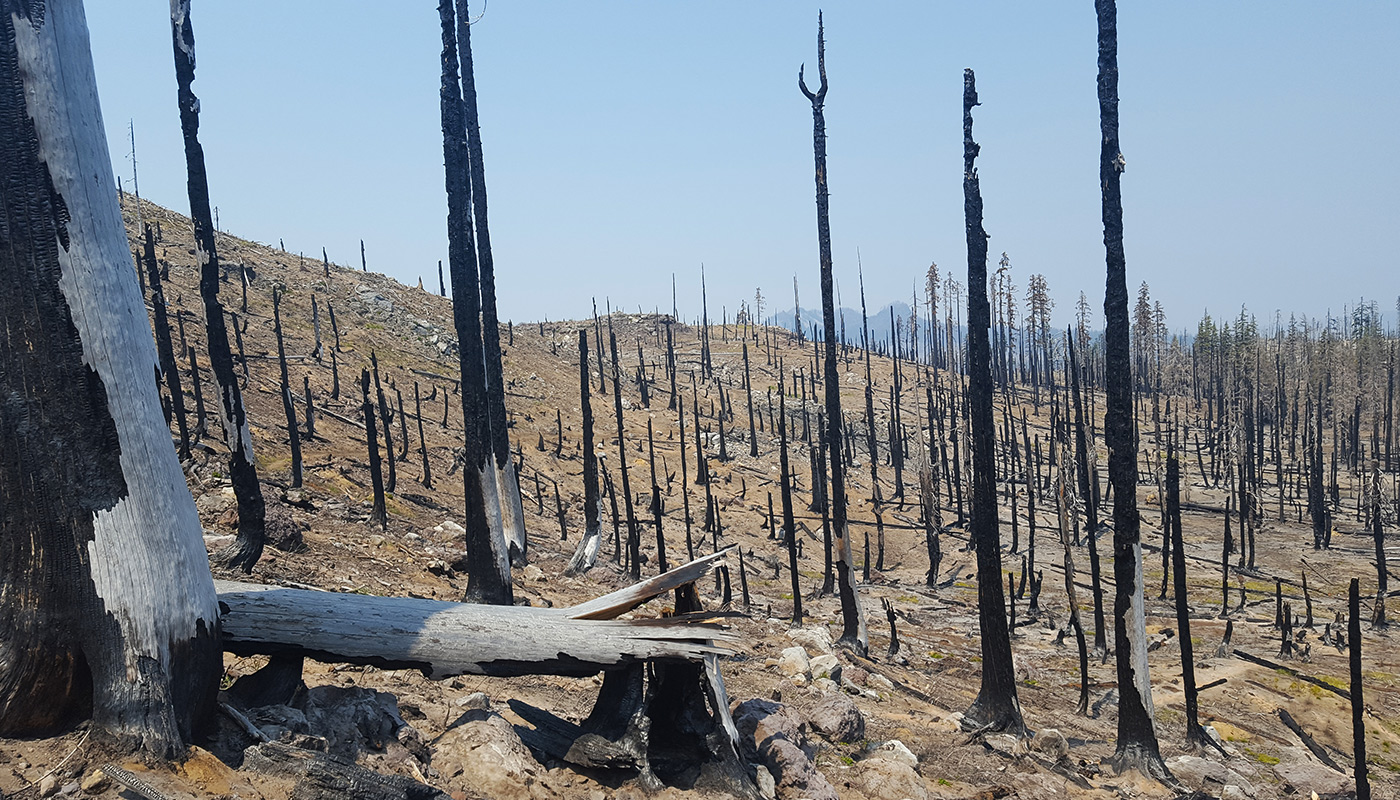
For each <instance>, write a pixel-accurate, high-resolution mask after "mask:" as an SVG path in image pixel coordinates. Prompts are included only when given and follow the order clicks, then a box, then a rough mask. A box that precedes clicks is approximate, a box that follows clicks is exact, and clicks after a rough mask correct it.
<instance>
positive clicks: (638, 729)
mask: <svg viewBox="0 0 1400 800" xmlns="http://www.w3.org/2000/svg"><path fill="white" fill-rule="evenodd" d="M510 708H511V710H512V711H514V712H515V713H516V715H518V716H519V717H520V718H521V719H523V720H525V721H526V722H527V723H528V724H529V725H530V726H532V727H525V726H516V730H517V732H518V733H519V734H520V738H521V740H522V741H523V742H524V743H525V744H526V746H528V747H529V748H530V749H531V750H533V751H534V752H535V753H537V754H539V755H540V756H542V757H543V758H545V759H558V760H561V761H564V762H567V763H569V764H572V765H574V766H576V767H581V768H584V769H590V770H624V771H628V772H634V773H635V774H636V777H637V780H638V782H639V783H640V784H641V785H642V786H643V787H644V788H645V789H646V790H648V791H657V790H660V789H662V788H664V787H666V786H674V787H678V788H682V789H696V788H704V789H710V790H712V791H715V792H719V793H723V794H725V795H729V796H733V797H740V798H753V800H757V798H758V796H759V795H758V791H757V786H756V784H755V782H754V774H753V770H752V769H751V768H750V767H749V766H748V765H746V764H744V762H743V761H742V760H741V759H740V757H739V755H738V732H737V730H736V729H735V727H734V722H733V720H732V719H730V717H729V698H728V696H727V694H726V693H725V690H724V683H723V681H721V680H720V679H719V671H718V668H717V666H716V665H715V663H714V659H707V660H706V663H705V664H704V665H701V664H695V663H686V662H680V661H669V660H656V661H651V662H648V663H646V664H641V663H637V664H634V665H632V666H629V667H627V668H625V669H621V670H614V671H611V672H608V673H607V674H606V675H605V677H604V679H603V688H602V690H601V691H600V692H599V694H598V700H597V702H596V703H595V704H594V707H593V711H592V713H590V714H589V715H588V718H587V719H585V720H584V721H583V723H582V724H580V725H575V724H574V723H572V722H569V721H567V720H565V719H561V718H560V717H558V716H556V715H554V714H553V713H551V712H549V711H546V710H544V709H540V708H536V707H534V706H531V705H529V704H527V703H524V702H522V701H520V700H511V701H510Z"/></svg>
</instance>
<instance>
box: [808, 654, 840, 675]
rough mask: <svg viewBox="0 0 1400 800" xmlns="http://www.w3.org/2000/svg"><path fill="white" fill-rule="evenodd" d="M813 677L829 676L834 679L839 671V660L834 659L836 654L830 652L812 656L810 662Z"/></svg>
mask: <svg viewBox="0 0 1400 800" xmlns="http://www.w3.org/2000/svg"><path fill="white" fill-rule="evenodd" d="M810 664H811V670H812V677H813V678H831V679H832V680H835V679H836V677H837V674H838V673H839V672H840V671H841V662H840V661H837V660H836V656H834V655H832V654H831V653H823V654H821V655H819V656H816V657H814V658H813V659H812V660H811V662H810Z"/></svg>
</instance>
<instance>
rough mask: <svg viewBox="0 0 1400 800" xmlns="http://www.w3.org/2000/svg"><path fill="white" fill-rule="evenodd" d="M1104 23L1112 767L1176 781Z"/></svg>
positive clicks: (1105, 11)
mask: <svg viewBox="0 0 1400 800" xmlns="http://www.w3.org/2000/svg"><path fill="white" fill-rule="evenodd" d="M1094 8H1095V10H1096V11H1097V12H1098V24H1099V75H1098V89H1099V124H1100V128H1101V130H1102V133H1103V140H1102V149H1101V151H1100V155H1099V185H1100V187H1101V188H1102V190H1103V241H1104V249H1105V253H1106V261H1107V266H1108V278H1107V283H1106V288H1105V293H1104V303H1103V310H1104V318H1105V320H1106V325H1105V327H1104V343H1105V352H1104V365H1105V373H1106V380H1105V381H1104V384H1105V386H1104V389H1105V393H1106V395H1107V403H1106V410H1105V415H1104V439H1105V440H1106V441H1107V443H1108V479H1109V482H1110V483H1111V485H1112V488H1113V578H1114V581H1115V583H1116V584H1117V586H1116V588H1115V593H1114V599H1113V640H1114V647H1115V649H1116V651H1117V652H1116V654H1115V655H1116V657H1117V665H1118V698H1119V699H1118V745H1117V749H1116V750H1115V752H1114V754H1113V759H1112V764H1113V766H1114V768H1115V769H1117V770H1118V771H1119V772H1122V771H1125V770H1128V769H1136V770H1138V771H1140V772H1142V773H1143V774H1145V775H1149V776H1151V777H1153V778H1156V779H1157V780H1160V781H1162V782H1164V783H1169V784H1174V783H1175V779H1174V778H1173V777H1172V775H1171V773H1170V772H1169V771H1168V770H1167V765H1166V763H1165V762H1164V761H1163V760H1162V754H1161V751H1160V750H1159V749H1158V746H1157V733H1156V731H1155V730H1154V729H1153V712H1152V679H1151V676H1150V675H1149V674H1148V669H1147V619H1146V615H1145V608H1144V603H1143V585H1142V584H1143V580H1142V542H1141V540H1140V537H1139V524H1140V520H1139V517H1138V509H1137V471H1138V470H1137V432H1136V431H1135V430H1134V426H1133V380H1132V349H1131V347H1130V343H1129V340H1128V330H1129V327H1130V323H1129V318H1128V279H1127V259H1126V257H1125V256H1124V253H1123V195H1122V189H1121V185H1120V179H1121V176H1122V173H1123V164H1124V162H1123V154H1122V152H1121V151H1120V150H1119V145H1118V11H1117V7H1116V4H1115V3H1114V0H1095V3H1094Z"/></svg>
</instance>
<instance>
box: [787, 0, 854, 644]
mask: <svg viewBox="0 0 1400 800" xmlns="http://www.w3.org/2000/svg"><path fill="white" fill-rule="evenodd" d="M817 71H818V73H819V74H820V75H821V87H820V89H818V91H817V92H816V93H813V92H811V91H810V90H808V88H807V84H806V82H805V81H804V80H803V78H802V70H800V69H799V70H798V72H797V84H798V87H799V88H800V89H801V90H802V93H803V94H804V95H806V97H807V99H808V100H809V101H810V102H811V103H812V149H813V153H814V157H815V163H816V184H817V245H818V250H819V253H820V258H821V285H822V332H823V335H824V337H825V338H826V341H828V342H834V341H836V301H835V297H834V296H833V295H834V293H833V290H832V277H831V221H830V217H829V215H828V210H827V188H826V176H827V172H826V119H825V117H824V116H823V113H822V106H823V104H824V103H825V102H826V91H827V82H826V42H825V34H824V31H823V28H822V19H821V13H820V12H818V14H817ZM825 356H826V357H825V359H824V360H825V362H826V365H825V367H826V414H827V447H828V448H829V451H830V453H831V500H832V525H833V527H834V534H833V536H832V539H833V544H834V546H835V558H836V565H835V566H836V577H837V583H838V587H839V588H838V591H839V592H840V595H841V621H842V627H841V639H840V641H841V643H843V644H844V645H845V646H847V647H852V648H854V649H855V650H856V652H858V653H859V654H860V655H862V656H863V655H865V653H866V650H867V648H868V646H869V637H868V635H867V633H866V630H865V614H864V612H863V611H862V610H861V607H860V597H859V595H857V594H856V589H855V572H854V570H853V569H852V567H851V537H850V526H849V525H848V524H847V521H846V470H845V465H844V464H842V463H841V452H842V448H841V437H842V433H843V432H842V430H841V425H842V420H843V417H842V415H841V380H840V375H839V374H838V373H837V370H836V348H834V347H828V348H826V353H825Z"/></svg>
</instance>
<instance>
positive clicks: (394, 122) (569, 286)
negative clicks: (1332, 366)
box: [87, 0, 1400, 330]
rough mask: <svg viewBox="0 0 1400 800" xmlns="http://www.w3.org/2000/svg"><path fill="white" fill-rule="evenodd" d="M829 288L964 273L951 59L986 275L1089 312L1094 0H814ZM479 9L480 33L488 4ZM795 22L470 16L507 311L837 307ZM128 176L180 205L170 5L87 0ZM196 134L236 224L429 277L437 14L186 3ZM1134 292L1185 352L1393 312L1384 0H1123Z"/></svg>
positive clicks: (894, 288)
mask: <svg viewBox="0 0 1400 800" xmlns="http://www.w3.org/2000/svg"><path fill="white" fill-rule="evenodd" d="M823 7H824V8H825V12H826V31H827V70H828V73H829V77H830V81H831V89H830V94H829V96H828V98H827V104H826V116H827V131H828V134H829V142H828V152H829V181H830V187H831V227H832V240H833V246H834V250H835V267H836V276H837V281H838V282H839V284H840V287H841V291H842V295H843V298H842V299H843V300H844V302H845V304H846V305H848V306H851V305H854V304H855V303H856V302H857V300H858V298H857V293H856V254H857V249H859V252H860V255H861V257H862V259H863V262H864V268H865V281H866V291H867V295H868V297H869V300H870V303H871V304H872V305H873V306H878V305H882V304H884V303H887V302H889V301H892V300H903V301H906V302H907V301H908V300H909V298H910V296H911V294H912V292H913V288H914V286H915V285H921V284H922V276H923V273H924V272H925V270H926V269H927V267H928V264H929V262H930V261H937V262H938V264H939V265H940V267H941V268H943V269H949V268H951V269H953V270H956V272H957V274H958V275H959V279H960V280H963V281H964V282H965V280H966V261H967V255H966V249H965V245H964V240H963V218H962V184H961V178H962V163H961V136H962V133H961V95H962V70H963V68H964V67H971V68H973V69H974V70H976V72H977V84H978V91H979V94H980V96H981V100H982V103H983V105H982V106H981V107H980V108H979V109H977V111H976V112H975V118H976V128H975V135H976V138H977V140H978V141H979V142H980V143H981V145H982V155H981V158H979V160H978V166H979V169H980V174H981V177H982V190H983V194H984V197H985V204H986V228H987V230H988V232H989V233H990V234H991V237H992V238H991V242H990V248H991V253H992V260H993V263H995V261H996V259H997V258H998V257H999V255H1000V254H1001V253H1002V252H1003V251H1006V252H1007V253H1009V254H1010V257H1011V260H1012V264H1013V267H1014V274H1015V276H1016V278H1015V281H1016V284H1017V286H1018V293H1019V294H1021V295H1024V291H1025V285H1026V278H1027V276H1028V275H1030V274H1031V273H1034V272H1040V273H1043V274H1045V276H1046V277H1047V279H1048V281H1049V285H1050V289H1051V292H1052V294H1053V296H1054V297H1055V300H1056V302H1057V308H1056V317H1057V319H1058V320H1059V321H1061V322H1064V321H1065V320H1068V319H1069V317H1070V314H1071V313H1072V310H1073V305H1074V301H1075V299H1076V298H1077V297H1078V293H1079V291H1080V290H1083V291H1086V292H1087V293H1088V296H1089V298H1090V300H1091V301H1092V303H1093V305H1094V307H1095V308H1096V309H1097V310H1101V308H1102V302H1103V273H1104V256H1103V244H1102V225H1101V222H1100V215H1099V214H1100V210H1099V208H1100V207H1099V191H1098V147H1099V131H1098V104H1097V100H1096V96H1095V73H1096V29H1095V19H1094V10H1093V3H1092V2H1089V0H1080V2H1076V3H1067V2H1054V3H1045V2H1025V3H1010V2H977V3H968V2H960V3H945V2H898V3H897V2H881V3H870V2H827V3H825V4H824V5H823ZM481 8H482V7H481V4H480V3H477V4H475V5H474V10H473V13H480V12H481ZM817 8H818V5H817V4H815V3H811V2H705V3H701V2H679V1H668V2H655V1H654V0H653V1H652V2H643V1H642V0H631V1H630V2H620V1H618V2H614V1H611V0H601V1H600V2H592V3H565V2H541V1H539V0H496V2H494V3H491V4H490V5H489V6H488V7H486V8H485V14H484V16H483V17H482V19H481V20H480V21H479V22H478V23H477V24H476V25H475V27H473V42H472V43H473V47H474V50H475V56H476V77H477V86H478V89H479V93H480V111H481V120H482V137H483V140H484V148H485V157H486V178H487V183H488V189H489V193H490V212H491V238H492V243H493V245H494V252H495V260H496V266H497V287H498V296H499V300H500V306H501V313H502V316H503V317H508V318H512V319H514V320H516V321H523V320H534V319H538V318H539V317H541V316H547V317H548V318H550V319H563V318H581V317H584V316H586V315H587V314H589V313H590V311H591V306H590V304H589V298H590V297H592V296H596V297H597V298H598V303H599V306H600V308H601V307H602V304H603V299H604V297H611V298H612V302H613V306H614V307H615V308H616V307H622V308H624V309H628V310H632V311H635V310H636V308H637V307H638V305H641V306H643V307H644V308H645V309H646V310H651V309H652V308H653V307H658V306H659V307H661V308H663V309H666V310H669V308H670V295H671V275H672V273H674V274H675V275H676V281H677V285H678V291H679V303H680V310H681V314H682V315H683V316H685V317H691V316H694V315H697V314H698V313H699V286H700V280H699V270H700V264H701V263H702V262H703V263H704V264H705V270H706V275H707V281H708V285H709V297H710V307H711V309H712V313H714V312H717V311H718V309H719V307H720V306H727V307H728V310H729V314H730V315H731V317H732V315H733V313H734V309H735V308H736V307H737V306H738V304H739V302H740V301H741V300H745V299H747V300H750V301H751V300H752V298H753V294H754V290H755V288H759V287H761V288H762V289H763V292H764V295H765V296H766V297H767V298H768V301H769V304H770V308H778V307H791V305H792V297H791V294H790V292H791V287H792V278H793V275H794V274H795V275H797V276H798V278H799V280H800V282H801V287H802V292H803V294H802V304H803V305H804V306H805V307H815V306H817V305H818V303H819V288H818V287H819V284H818V261H817V244H816V225H815V206H814V202H813V196H814V195H813V192H814V188H813V177H812V119H811V110H810V105H809V104H808V102H807V100H806V99H805V98H803V97H802V95H801V94H800V93H799V91H798V89H797V85H796V78H797V68H798V65H799V64H801V63H803V62H806V63H807V64H808V65H809V75H811V74H812V73H813V72H814V71H815V61H816V41H815V39H816V12H817ZM87 13H88V21H89V25H90V27H91V30H92V41H93V55H94V58H95V60H96V66H97V78H98V84H99V88H100V92H101V97H102V106H103V112H104V116H105V119H106V124H107V128H108V135H109V139H110V141H111V150H112V156H113V162H114V163H113V165H114V167H115V169H116V170H117V172H118V174H120V175H122V176H123V180H124V182H125V183H126V184H127V185H128V187H129V185H130V179H131V178H130V176H131V163H130V160H129V159H128V158H127V156H126V154H127V153H128V151H129V149H130V145H129V143H128V140H127V123H128V120H134V122H135V126H136V146H137V155H138V157H139V161H140V188H141V193H142V195H143V196H144V197H147V198H149V199H151V200H154V201H155V202H158V203H161V204H163V205H166V206H170V207H172V208H174V209H176V210H178V211H181V212H183V213H188V200H187V196H186V193H185V167H184V156H183V150H182V147H181V143H180V129H179V119H178V116H177V110H176V105H175V77H174V69H173V66H172V57H171V45H170V28H169V15H168V7H167V5H166V4H165V3H160V2H144V3H134V2H111V1H110V0H89V2H88V3H87ZM193 21H194V29H195V37H196V43H197V54H198V71H197V73H196V75H197V79H196V81H195V85H194V88H195V92H196V94H197V95H198V96H199V98H200V101H201V108H202V115H201V120H200V121H201V128H200V136H201V140H202V142H203V144H204V148H205V154H206V158H207V163H208V168H209V183H210V189H211V194H212V197H213V202H214V204H215V205H217V206H218V207H219V215H220V223H221V227H222V228H223V229H225V230H228V231H232V232H234V233H236V234H239V235H242V236H245V237H248V238H252V239H256V240H259V241H263V242H270V243H273V244H276V242H277V240H278V239H279V237H280V238H282V239H284V240H285V242H286V246H287V249H288V250H290V251H292V252H293V253H295V252H297V251H298V250H302V251H305V252H306V253H307V254H313V253H314V254H315V255H316V256H318V257H319V255H320V251H321V247H323V246H324V247H326V248H327V250H328V251H329V252H330V255H331V258H332V259H333V260H335V261H338V262H339V263H343V264H350V263H354V264H356V265H358V258H359V253H358V250H359V240H360V239H361V238H363V239H364V240H365V246H366V249H367V252H368V259H369V265H370V268H371V269H372V270H376V271H380V272H384V273H387V274H389V275H392V276H394V277H396V278H398V279H399V280H401V281H404V282H405V283H409V284H412V283H414V282H416V281H417V279H418V277H419V276H420V275H421V276H422V277H423V279H424V283H425V285H428V286H435V285H436V277H435V275H434V273H435V272H436V268H437V267H436V265H437V261H438V259H444V258H445V257H446V251H447V240H446V232H445V230H446V224H445V217H446V198H445V194H444V190H443V171H442V138H441V133H440V125H439V116H438V81H439V58H440V50H441V39H440V31H439V27H438V15H437V12H436V4H435V3H433V2H429V0H419V1H418V2H414V3H407V2H395V3H383V2H375V3H370V2H358V1H355V0H344V1H343V2H334V3H332V2H323V1H316V2H312V1H310V0H308V1H307V2H295V3H287V2H270V1H269V0H245V1H244V2H237V3H233V2H219V3H212V2H206V1H205V0H195V2H194V9H193ZM1118 30H1119V65H1120V71H1121V85H1120V93H1121V97H1122V104H1121V110H1122V136H1121V138H1122V143H1123V152H1124V155H1125V157H1126V160H1127V171H1126V173H1125V175H1124V178H1123V193H1124V207H1125V212H1124V214H1125V229H1126V249H1127V257H1128V280H1129V283H1130V285H1131V286H1133V287H1136V286H1137V284H1138V283H1139V282H1141V281H1144V280H1145V281H1147V282H1148V283H1149V284H1150V285H1151V288H1152V292H1153V295H1154V296H1155V297H1157V298H1158V299H1160V300H1161V301H1162V303H1163V305H1164V306H1165V308H1166V311H1167V315H1168V324H1169V325H1170V326H1171V327H1172V328H1173V329H1176V330H1180V329H1182V328H1184V327H1190V328H1192V329H1194V325H1195V321H1196V320H1197V319H1198V317H1199V315H1200V313H1201V311H1202V310H1203V309H1205V308H1209V309H1210V310H1211V311H1212V313H1215V314H1216V315H1217V316H1218V315H1226V316H1233V315H1235V314H1236V313H1238V311H1239V308H1240V305H1241V304H1242V303H1245V304H1248V306H1249V308H1250V310H1251V311H1253V312H1255V313H1256V314H1258V315H1259V316H1260V317H1261V318H1263V319H1264V320H1265V321H1268V320H1272V317H1273V313H1274V311H1275V310H1276V309H1282V310H1283V312H1284V315H1285V317H1286V316H1287V314H1288V313H1289V312H1290V311H1299V312H1303V313H1307V314H1310V315H1318V314H1322V313H1325V312H1326V311H1327V310H1328V309H1329V308H1330V309H1332V310H1333V311H1334V312H1335V311H1340V310H1341V308H1342V306H1343V305H1344V304H1347V303H1354V302H1355V301H1356V299H1357V298H1359V297H1362V296H1365V297H1366V298H1368V299H1371V298H1375V299H1379V300H1380V304H1381V309H1382V311H1383V312H1385V314H1386V319H1387V320H1388V321H1391V322H1393V321H1394V319H1395V311H1394V309H1395V297H1396V295H1397V294H1400V279H1398V278H1397V270H1396V263H1397V253H1400V225H1398V224H1397V219H1400V189H1397V187H1398V186H1400V155H1397V151H1398V150H1400V147H1397V130H1400V48H1397V47H1395V42H1396V40H1397V37H1400V4H1396V3H1384V2H1367V3H1363V2H1355V3H1346V4H1330V3H1315V2H1309V3H1302V2H1268V3H1264V2H1253V3H1251V2H1229V3H1221V2H1171V3H1162V2H1156V3H1148V2H1132V3H1125V4H1122V5H1121V6H1120V9H1119V26H1118Z"/></svg>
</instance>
